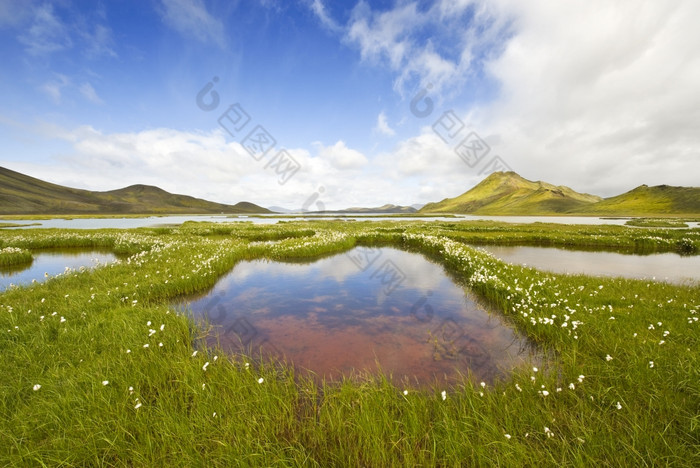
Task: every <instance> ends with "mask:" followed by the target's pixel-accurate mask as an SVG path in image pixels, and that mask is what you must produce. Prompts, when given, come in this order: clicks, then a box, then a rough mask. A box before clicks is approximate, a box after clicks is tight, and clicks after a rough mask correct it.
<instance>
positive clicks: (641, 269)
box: [479, 245, 700, 284]
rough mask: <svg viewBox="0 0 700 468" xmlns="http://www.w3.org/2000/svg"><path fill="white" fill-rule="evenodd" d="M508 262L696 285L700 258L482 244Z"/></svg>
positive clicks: (565, 271)
mask: <svg viewBox="0 0 700 468" xmlns="http://www.w3.org/2000/svg"><path fill="white" fill-rule="evenodd" d="M479 248H481V249H484V250H486V251H488V252H491V253H492V254H493V255H494V256H495V257H496V258H499V259H501V260H503V261H505V262H508V263H514V264H518V265H527V266H531V267H533V268H537V269H539V270H546V271H551V272H554V273H569V274H578V273H581V274H585V275H591V276H622V277H625V278H638V279H648V280H654V281H667V282H670V283H676V284H698V283H700V255H694V256H681V255H678V254H675V253H656V254H650V255H628V254H621V253H614V252H595V251H579V250H565V249H558V248H555V247H521V246H516V247H510V246H494V245H484V246H479Z"/></svg>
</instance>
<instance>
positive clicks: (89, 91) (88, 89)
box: [78, 83, 104, 104]
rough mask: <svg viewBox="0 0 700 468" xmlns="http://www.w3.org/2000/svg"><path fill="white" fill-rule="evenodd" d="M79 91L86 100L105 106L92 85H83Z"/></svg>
mask: <svg viewBox="0 0 700 468" xmlns="http://www.w3.org/2000/svg"><path fill="white" fill-rule="evenodd" d="M78 89H79V90H80V93H81V94H82V95H83V96H84V97H85V99H87V100H88V101H90V102H92V103H93V104H104V101H103V100H102V99H101V98H100V97H99V96H98V95H97V92H96V91H95V88H93V87H92V85H91V84H90V83H83V84H82V85H80V88H78Z"/></svg>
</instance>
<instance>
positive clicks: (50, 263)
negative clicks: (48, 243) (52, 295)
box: [0, 249, 116, 292]
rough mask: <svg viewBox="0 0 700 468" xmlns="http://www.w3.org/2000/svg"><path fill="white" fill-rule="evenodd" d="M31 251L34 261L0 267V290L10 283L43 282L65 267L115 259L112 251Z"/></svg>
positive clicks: (64, 269) (98, 263)
mask: <svg viewBox="0 0 700 468" xmlns="http://www.w3.org/2000/svg"><path fill="white" fill-rule="evenodd" d="M33 253H34V261H33V262H31V263H26V264H23V265H15V266H11V267H0V292H2V291H4V290H6V289H7V288H8V287H9V286H10V284H14V285H18V286H22V285H27V284H31V283H32V280H36V281H37V282H38V283H43V282H44V281H46V280H47V279H48V278H49V277H51V276H55V275H58V274H60V273H63V272H64V271H66V268H70V269H75V270H79V269H80V268H81V267H84V268H94V267H97V266H100V265H104V264H106V263H110V262H113V261H114V260H116V257H115V255H114V254H112V253H107V252H95V251H85V250H81V249H61V250H44V251H41V250H40V251H35V252H33ZM47 275H48V276H47Z"/></svg>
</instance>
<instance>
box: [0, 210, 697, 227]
mask: <svg viewBox="0 0 700 468" xmlns="http://www.w3.org/2000/svg"><path fill="white" fill-rule="evenodd" d="M334 218H339V219H344V220H351V221H411V220H413V221H425V222H432V221H450V222H454V221H478V220H486V221H502V222H507V223H556V224H589V225H591V224H593V225H600V224H614V225H623V224H625V222H626V221H627V219H621V218H618V219H612V218H596V217H584V216H568V217H566V216H475V215H455V216H454V217H425V216H415V217H413V216H411V217H379V216H378V217H372V216H369V215H366V214H362V215H360V216H353V214H352V213H346V214H343V215H342V216H332V215H314V214H308V215H298V216H293V217H280V216H275V215H261V216H252V215H251V216H247V215H240V216H236V215H233V216H231V217H229V216H226V215H190V216H149V217H144V218H75V219H70V217H67V218H53V219H39V220H13V219H4V220H0V224H1V223H3V222H5V223H12V224H21V225H22V226H21V227H18V228H5V229H49V228H56V229H133V228H141V227H155V226H163V225H180V224H182V223H184V222H186V221H200V222H210V223H230V222H249V223H254V224H276V223H278V222H279V221H292V220H299V221H303V220H313V219H334ZM696 224H699V225H700V223H696Z"/></svg>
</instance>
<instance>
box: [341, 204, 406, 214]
mask: <svg viewBox="0 0 700 468" xmlns="http://www.w3.org/2000/svg"><path fill="white" fill-rule="evenodd" d="M417 211H418V210H416V209H415V208H413V207H411V206H399V205H392V204H390V203H387V204H386V205H382V206H378V207H376V208H359V207H353V208H347V209H345V210H338V211H333V213H385V214H389V213H416V212H417Z"/></svg>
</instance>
